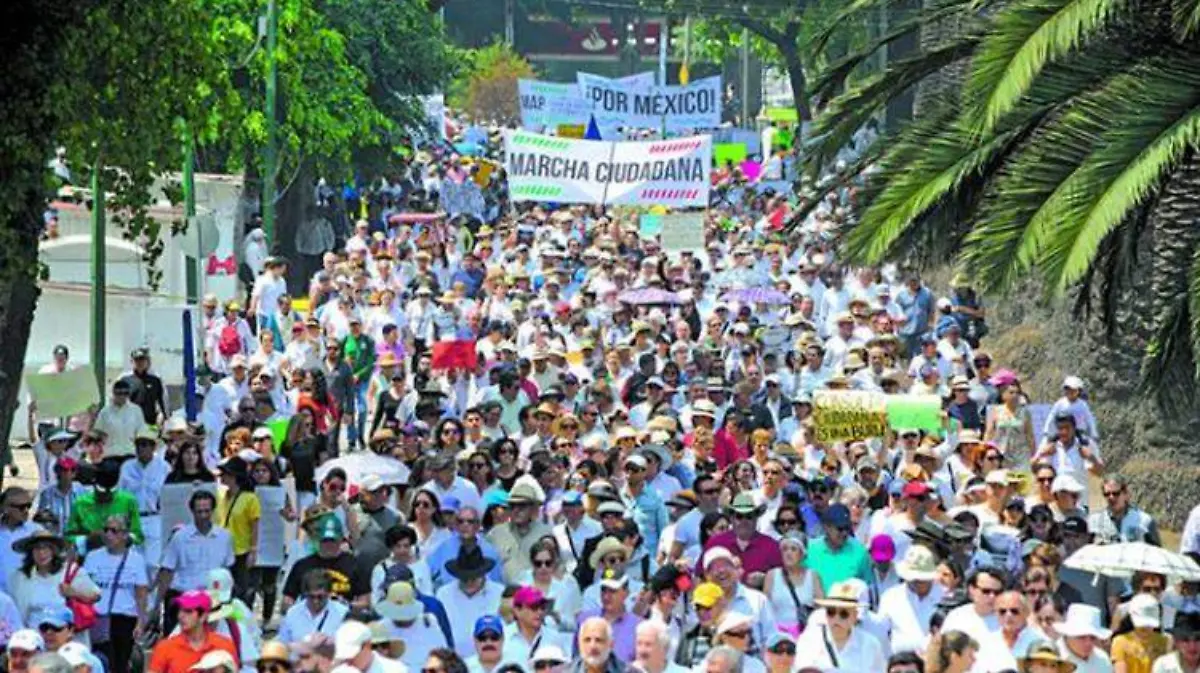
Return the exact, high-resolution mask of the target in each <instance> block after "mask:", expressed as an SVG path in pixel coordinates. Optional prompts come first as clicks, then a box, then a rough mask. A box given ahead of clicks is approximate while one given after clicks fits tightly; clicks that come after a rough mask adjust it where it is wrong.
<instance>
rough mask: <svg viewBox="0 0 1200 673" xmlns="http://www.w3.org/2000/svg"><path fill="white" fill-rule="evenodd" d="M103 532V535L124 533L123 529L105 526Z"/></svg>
mask: <svg viewBox="0 0 1200 673" xmlns="http://www.w3.org/2000/svg"><path fill="white" fill-rule="evenodd" d="M104 532H105V533H124V532H125V529H124V528H116V527H114V526H105V527H104Z"/></svg>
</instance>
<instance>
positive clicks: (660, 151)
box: [504, 131, 712, 207]
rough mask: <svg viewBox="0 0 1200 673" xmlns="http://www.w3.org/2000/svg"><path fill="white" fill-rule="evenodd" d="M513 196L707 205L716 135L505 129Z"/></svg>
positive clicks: (537, 199)
mask: <svg viewBox="0 0 1200 673" xmlns="http://www.w3.org/2000/svg"><path fill="white" fill-rule="evenodd" d="M504 150H505V154H506V162H507V163H506V168H507V169H508V188H509V194H510V195H511V197H512V199H513V200H514V201H551V202H556V203H592V204H609V205H664V206H674V207H684V206H707V205H708V191H709V185H710V182H709V176H710V174H711V170H712V138H710V137H709V136H694V137H691V138H682V139H679V140H669V141H656V142H605V141H596V140H574V139H570V138H554V137H551V136H544V135H538V134H536V133H529V132H526V131H505V132H504Z"/></svg>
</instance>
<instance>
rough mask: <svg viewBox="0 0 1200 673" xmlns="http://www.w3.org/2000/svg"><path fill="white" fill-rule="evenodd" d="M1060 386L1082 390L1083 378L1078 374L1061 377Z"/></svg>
mask: <svg viewBox="0 0 1200 673" xmlns="http://www.w3.org/2000/svg"><path fill="white" fill-rule="evenodd" d="M1062 387H1064V388H1070V389H1071V390H1083V379H1081V378H1079V377H1078V376H1068V377H1067V378H1065V379H1063V384H1062Z"/></svg>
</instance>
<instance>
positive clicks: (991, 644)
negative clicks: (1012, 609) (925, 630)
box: [942, 567, 1004, 670]
mask: <svg viewBox="0 0 1200 673" xmlns="http://www.w3.org/2000/svg"><path fill="white" fill-rule="evenodd" d="M1003 591H1004V580H1003V575H1002V573H1001V572H1000V571H998V570H995V569H993V568H987V567H984V568H979V569H978V570H976V571H975V572H974V573H972V574H971V577H970V579H969V580H968V583H967V596H968V597H969V598H970V599H971V602H970V603H967V604H966V605H963V606H961V607H957V608H955V609H953V610H951V611H950V613H949V614H948V615H946V619H945V621H944V622H942V632H943V633H946V632H949V631H962V632H963V633H965V634H967V635H968V636H971V637H972V638H974V639H975V642H977V643H979V649H980V652H984V651H995V650H997V649H999V648H1001V647H1003V641H1002V640H1000V620H999V617H998V616H997V615H996V599H997V597H998V596H999V595H1000V594H1001V593H1002V592H1003ZM978 665H986V660H985V658H984V657H982V656H980V657H979V659H978ZM972 670H987V669H972Z"/></svg>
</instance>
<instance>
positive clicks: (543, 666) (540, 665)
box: [533, 661, 562, 671]
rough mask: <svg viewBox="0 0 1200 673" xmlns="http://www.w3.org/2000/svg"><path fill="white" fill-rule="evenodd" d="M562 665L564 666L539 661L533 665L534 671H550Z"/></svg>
mask: <svg viewBox="0 0 1200 673" xmlns="http://www.w3.org/2000/svg"><path fill="white" fill-rule="evenodd" d="M561 665H562V664H561V663H560V662H557V661H539V662H537V663H535V664H534V665H533V670H535V671H546V670H549V669H551V668H554V667H556V666H561Z"/></svg>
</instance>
